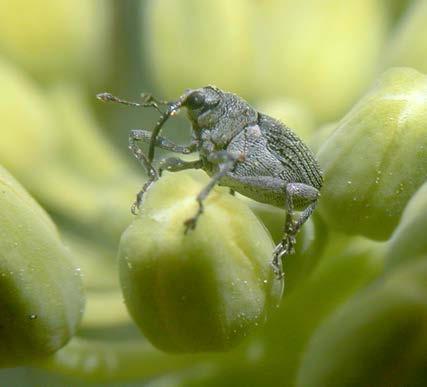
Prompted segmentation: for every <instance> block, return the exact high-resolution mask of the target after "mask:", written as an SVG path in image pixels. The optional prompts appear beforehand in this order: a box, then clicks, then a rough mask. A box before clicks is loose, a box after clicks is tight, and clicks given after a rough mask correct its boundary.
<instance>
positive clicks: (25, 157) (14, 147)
mask: <svg viewBox="0 0 427 387" xmlns="http://www.w3.org/2000/svg"><path fill="white" fill-rule="evenodd" d="M0 85H1V88H0V125H1V129H0V163H1V164H2V165H4V166H5V167H6V168H8V169H9V170H10V171H11V172H12V173H13V174H14V175H15V176H17V177H18V178H19V179H22V177H23V176H25V175H27V174H32V175H34V174H35V173H34V170H35V169H36V168H37V167H38V165H39V164H40V163H42V162H44V161H45V160H47V159H49V155H50V154H51V153H52V152H53V151H54V149H55V147H56V146H57V142H58V141H57V134H56V132H57V130H56V128H55V125H54V123H53V122H52V119H51V114H50V111H49V106H48V104H47V102H46V100H45V98H44V95H43V93H42V91H41V89H40V88H39V87H38V86H37V85H36V84H35V82H33V81H32V80H31V79H30V78H29V77H28V76H26V75H25V73H23V72H21V71H19V70H18V69H16V68H14V67H13V66H12V65H10V64H8V63H7V62H5V61H2V60H0Z"/></svg>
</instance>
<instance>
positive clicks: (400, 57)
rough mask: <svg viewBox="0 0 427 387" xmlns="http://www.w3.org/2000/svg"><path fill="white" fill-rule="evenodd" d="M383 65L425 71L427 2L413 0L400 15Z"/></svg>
mask: <svg viewBox="0 0 427 387" xmlns="http://www.w3.org/2000/svg"><path fill="white" fill-rule="evenodd" d="M401 3H403V2H401ZM385 65H386V66H388V67H390V66H409V67H413V68H414V69H416V70H418V71H422V72H424V73H427V2H426V1H425V0H417V1H414V2H413V4H412V5H411V7H410V8H409V9H408V10H407V12H406V14H404V16H403V17H402V19H401V21H400V23H399V25H398V27H397V28H396V29H395V31H394V37H393V38H392V40H391V42H390V44H389V47H388V50H387V54H386V56H385Z"/></svg>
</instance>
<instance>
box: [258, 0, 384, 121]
mask: <svg viewBox="0 0 427 387" xmlns="http://www.w3.org/2000/svg"><path fill="white" fill-rule="evenodd" d="M252 3H254V4H255V5H256V6H255V7H254V8H255V10H254V14H253V18H252V26H253V31H254V32H253V37H252V41H253V44H254V47H253V50H254V54H253V59H252V61H253V63H251V64H250V65H251V66H252V67H253V68H254V69H256V70H255V71H254V72H253V74H252V79H251V82H254V83H255V84H256V85H257V89H256V93H255V96H254V97H255V98H256V97H258V98H259V96H260V95H262V96H264V97H277V96H287V97H289V98H292V99H295V100H299V101H301V102H303V103H304V104H305V105H306V106H307V107H308V108H309V109H310V110H311V111H312V112H313V113H314V114H315V117H316V118H318V119H319V120H321V121H322V122H324V121H330V120H335V119H337V118H338V117H340V116H341V114H342V112H344V111H345V109H347V108H348V107H349V106H351V104H352V103H353V101H354V100H355V98H357V96H358V95H359V94H360V93H361V92H363V90H364V89H365V87H366V86H367V85H368V84H369V82H370V81H371V79H372V76H373V75H374V71H375V66H376V63H377V60H378V57H379V53H380V49H381V47H382V44H383V43H384V41H385V39H386V33H387V20H386V17H385V15H386V12H385V7H384V5H383V4H381V1H378V0H347V1H346V2H342V1H340V0H324V1H319V0H304V1H301V0H270V1H254V2H252Z"/></svg>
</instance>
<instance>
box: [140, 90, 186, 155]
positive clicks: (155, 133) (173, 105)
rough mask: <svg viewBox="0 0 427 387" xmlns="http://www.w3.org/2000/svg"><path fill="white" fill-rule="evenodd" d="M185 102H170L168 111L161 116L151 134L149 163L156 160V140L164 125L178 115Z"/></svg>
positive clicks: (180, 100)
mask: <svg viewBox="0 0 427 387" xmlns="http://www.w3.org/2000/svg"><path fill="white" fill-rule="evenodd" d="M182 104H183V100H182V99H179V100H178V101H176V102H169V103H168V108H167V110H166V111H165V112H164V113H163V114H162V115H161V116H160V119H159V121H157V124H156V126H155V127H154V129H153V131H152V133H151V139H150V146H149V148H148V161H149V162H150V163H152V162H153V159H154V150H155V148H156V139H157V136H158V135H159V133H160V130H161V129H162V127H163V125H164V123H165V122H166V121H167V120H168V119H169V117H170V116H173V115H175V114H176V112H177V111H178V110H179V108H180V107H181V106H182Z"/></svg>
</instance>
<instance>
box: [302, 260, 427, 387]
mask: <svg viewBox="0 0 427 387" xmlns="http://www.w3.org/2000/svg"><path fill="white" fill-rule="evenodd" d="M390 274H391V275H390V276H388V277H386V278H381V279H379V280H378V281H377V283H376V284H375V285H373V286H372V287H370V288H369V289H367V291H365V292H363V293H361V294H359V295H357V296H355V297H354V298H352V299H350V300H349V301H348V302H347V303H346V304H345V305H343V306H342V307H341V308H340V309H338V310H337V311H336V312H335V313H334V314H333V315H332V316H331V317H330V318H329V319H328V320H327V321H326V322H325V323H324V324H323V325H322V326H321V327H320V328H319V329H318V330H317V332H316V333H315V334H314V336H313V338H312V339H311V342H310V344H309V345H308V347H307V348H306V351H305V356H304V358H303V361H302V365H301V367H300V370H299V376H298V382H297V386H301V387H305V386H316V387H322V386H325V387H329V386H349V387H350V386H354V387H358V386H378V387H381V386H383V387H389V386H422V385H425V371H426V368H425V367H426V364H427V352H426V350H425V349H426V345H427V304H426V298H427V281H426V278H427V260H426V257H424V259H423V260H421V261H418V262H414V263H411V264H409V265H405V267H401V268H399V270H396V271H395V272H393V273H390Z"/></svg>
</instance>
